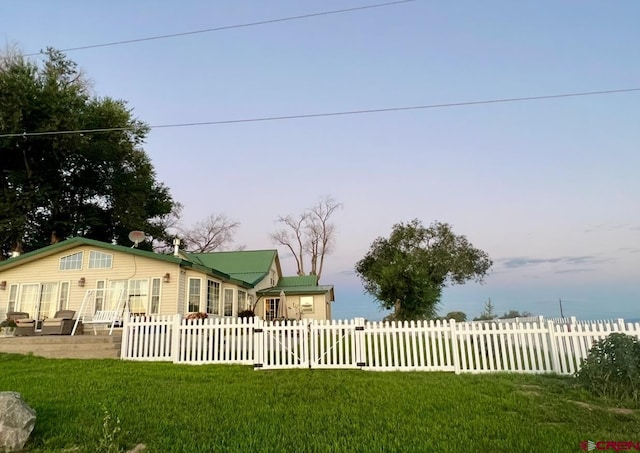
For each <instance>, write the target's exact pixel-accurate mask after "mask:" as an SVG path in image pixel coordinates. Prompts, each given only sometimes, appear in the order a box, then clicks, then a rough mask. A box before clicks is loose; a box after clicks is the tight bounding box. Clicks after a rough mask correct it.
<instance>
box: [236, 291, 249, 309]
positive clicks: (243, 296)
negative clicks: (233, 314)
mask: <svg viewBox="0 0 640 453" xmlns="http://www.w3.org/2000/svg"><path fill="white" fill-rule="evenodd" d="M248 308H249V307H247V292H246V291H242V290H241V289H239V290H238V313H240V312H241V311H245V310H247V309H248Z"/></svg>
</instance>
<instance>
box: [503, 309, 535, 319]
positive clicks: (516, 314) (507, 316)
mask: <svg viewBox="0 0 640 453" xmlns="http://www.w3.org/2000/svg"><path fill="white" fill-rule="evenodd" d="M529 316H533V315H532V314H531V313H530V312H528V311H523V312H522V313H521V312H519V311H518V310H509V311H508V312H506V313H505V314H504V315H502V316H500V317H498V319H513V318H528V317H529Z"/></svg>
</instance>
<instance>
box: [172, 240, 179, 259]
mask: <svg viewBox="0 0 640 453" xmlns="http://www.w3.org/2000/svg"><path fill="white" fill-rule="evenodd" d="M173 256H178V257H179V256H180V239H178V238H175V239H174V240H173Z"/></svg>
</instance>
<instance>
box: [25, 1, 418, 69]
mask: <svg viewBox="0 0 640 453" xmlns="http://www.w3.org/2000/svg"><path fill="white" fill-rule="evenodd" d="M415 1H416V0H399V1H395V2H387V3H377V4H375V5H365V6H357V7H354V8H344V9H336V10H333V11H324V12H320V13H310V14H302V15H299V16H289V17H282V18H280V19H269V20H261V21H258V22H248V23H244V24H235V25H225V26H222V27H215V28H205V29H203V30H193V31H185V32H181V33H171V34H167V35H158V36H149V37H146V38H136V39H126V40H123V41H113V42H107V43H102V44H90V45H87V46H78V47H69V48H67V49H60V51H61V52H71V51H74V50H86V49H95V48H98V47H110V46H120V45H123V44H132V43H136V42H143V41H153V40H156V39H168V38H177V37H180V36H188V35H197V34H201V33H211V32H215V31H222V30H232V29H234V28H246V27H255V26H256V25H266V24H275V23H277V22H287V21H293V20H300V19H308V18H311V17H319V16H328V15H331V14H341V13H349V12H353V11H362V10H366V9H373V8H382V7H384V6H392V5H399V4H401V3H409V2H415ZM42 53H44V52H43V51H42V50H41V51H40V52H34V53H28V54H25V56H26V57H32V56H35V55H40V54H42Z"/></svg>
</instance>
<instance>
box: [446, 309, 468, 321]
mask: <svg viewBox="0 0 640 453" xmlns="http://www.w3.org/2000/svg"><path fill="white" fill-rule="evenodd" d="M444 319H453V320H454V321H456V322H465V321H466V320H467V314H466V313H465V312H463V311H450V312H449V313H447V315H446V316H445V317H444Z"/></svg>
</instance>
